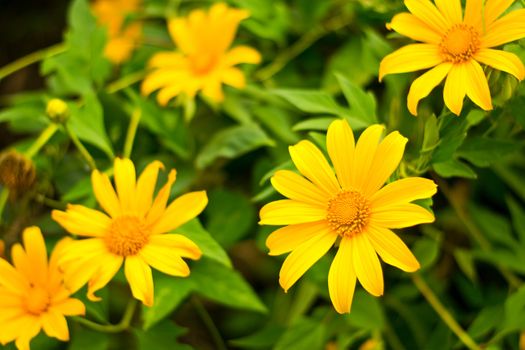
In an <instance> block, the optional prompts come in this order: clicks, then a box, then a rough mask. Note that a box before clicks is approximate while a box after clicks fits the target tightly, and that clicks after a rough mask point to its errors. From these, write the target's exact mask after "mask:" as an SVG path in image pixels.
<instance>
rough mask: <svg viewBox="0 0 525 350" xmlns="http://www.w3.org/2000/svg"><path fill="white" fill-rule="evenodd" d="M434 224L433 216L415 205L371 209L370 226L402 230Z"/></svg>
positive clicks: (396, 205)
mask: <svg viewBox="0 0 525 350" xmlns="http://www.w3.org/2000/svg"><path fill="white" fill-rule="evenodd" d="M429 222H434V215H433V214H432V213H431V212H429V211H428V210H426V209H424V208H422V207H420V206H419V205H416V204H411V203H406V204H392V205H387V206H381V207H377V208H375V207H374V208H372V210H371V213H370V224H371V225H377V226H381V227H385V228H404V227H410V226H414V225H419V224H426V223H429Z"/></svg>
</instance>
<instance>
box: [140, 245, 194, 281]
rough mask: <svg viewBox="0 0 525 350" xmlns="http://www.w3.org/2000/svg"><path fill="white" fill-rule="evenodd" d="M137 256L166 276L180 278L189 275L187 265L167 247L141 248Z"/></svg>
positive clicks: (152, 246)
mask: <svg viewBox="0 0 525 350" xmlns="http://www.w3.org/2000/svg"><path fill="white" fill-rule="evenodd" d="M139 255H140V256H141V257H142V259H144V261H145V262H146V263H147V264H148V265H150V266H151V267H153V268H155V269H157V270H159V271H160V272H163V273H165V274H167V275H171V276H180V277H187V276H189V275H190V268H189V267H188V264H186V262H184V260H182V258H181V257H180V256H179V255H178V254H177V252H176V251H174V250H171V249H170V248H169V247H163V246H160V245H154V244H148V245H147V246H145V247H144V248H142V250H141V251H140V253H139Z"/></svg>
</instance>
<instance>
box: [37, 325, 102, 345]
mask: <svg viewBox="0 0 525 350" xmlns="http://www.w3.org/2000/svg"><path fill="white" fill-rule="evenodd" d="M109 344H110V338H109V335H108V334H105V333H100V332H95V331H92V330H90V329H88V328H85V327H76V328H75V332H74V333H73V336H72V337H71V342H70V343H69V347H68V350H85V349H90V350H108V349H109ZM32 345H34V344H32Z"/></svg>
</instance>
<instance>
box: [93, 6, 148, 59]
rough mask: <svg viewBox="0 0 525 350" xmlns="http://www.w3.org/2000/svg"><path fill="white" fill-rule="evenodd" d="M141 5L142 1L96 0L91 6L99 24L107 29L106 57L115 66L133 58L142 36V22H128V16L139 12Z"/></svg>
mask: <svg viewBox="0 0 525 350" xmlns="http://www.w3.org/2000/svg"><path fill="white" fill-rule="evenodd" d="M140 3H141V1H140V0H96V1H95V2H94V3H93V4H92V6H91V8H92V10H93V13H94V14H95V16H96V17H97V19H98V22H99V23H100V24H101V25H103V26H106V27H107V30H108V42H107V44H106V48H105V49H104V55H105V56H106V57H107V58H108V59H109V60H110V61H111V62H113V63H115V64H120V63H122V62H124V61H126V60H127V59H128V58H129V57H130V56H131V52H132V51H133V49H135V47H136V46H137V43H138V41H139V40H140V38H141V36H142V24H141V23H140V22H132V23H127V22H126V17H127V16H129V15H130V14H133V13H136V12H137V11H138V9H139V7H140Z"/></svg>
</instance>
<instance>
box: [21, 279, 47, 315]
mask: <svg viewBox="0 0 525 350" xmlns="http://www.w3.org/2000/svg"><path fill="white" fill-rule="evenodd" d="M50 303H51V298H50V296H49V293H48V292H47V290H45V289H44V288H41V287H36V286H34V287H32V288H31V289H30V290H29V293H28V294H27V297H26V300H25V308H26V311H27V312H28V313H30V314H33V315H40V314H42V313H43V312H45V311H47V308H48V307H49V304H50Z"/></svg>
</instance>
